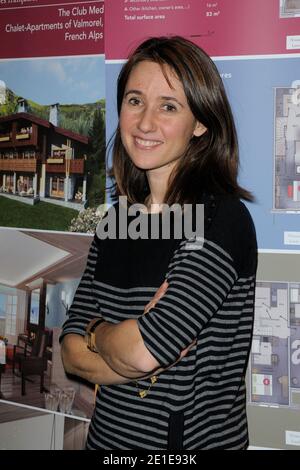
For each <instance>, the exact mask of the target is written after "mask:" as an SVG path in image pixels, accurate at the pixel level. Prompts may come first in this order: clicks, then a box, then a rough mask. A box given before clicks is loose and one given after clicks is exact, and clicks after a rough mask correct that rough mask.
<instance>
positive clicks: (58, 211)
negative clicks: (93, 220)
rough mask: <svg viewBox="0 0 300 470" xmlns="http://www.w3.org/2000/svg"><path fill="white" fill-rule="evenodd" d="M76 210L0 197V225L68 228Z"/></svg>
mask: <svg viewBox="0 0 300 470" xmlns="http://www.w3.org/2000/svg"><path fill="white" fill-rule="evenodd" d="M77 215H78V211H75V210H74V209H68V208H65V207H60V206H57V205H55V204H49V203H48V202H39V203H37V204H35V205H34V206H30V205H28V204H24V203H22V202H17V201H13V200H11V199H7V198H6V197H0V226H2V227H18V228H35V229H41V230H62V231H65V230H68V227H69V225H70V222H71V219H73V217H76V216H77Z"/></svg>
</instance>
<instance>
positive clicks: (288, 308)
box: [249, 282, 300, 406]
mask: <svg viewBox="0 0 300 470" xmlns="http://www.w3.org/2000/svg"><path fill="white" fill-rule="evenodd" d="M249 370H250V374H249V378H250V386H249V390H250V403H252V404H269V405H278V406H299V404H298V403H299V393H298V392H300V284H299V283H287V282H257V284H256V300H255V322H254V330H253V340H252V349H251V355H250V361H249Z"/></svg>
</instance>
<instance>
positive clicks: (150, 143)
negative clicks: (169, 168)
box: [134, 137, 162, 149]
mask: <svg viewBox="0 0 300 470" xmlns="http://www.w3.org/2000/svg"><path fill="white" fill-rule="evenodd" d="M134 141H135V144H136V145H137V147H139V148H143V149H150V148H153V147H157V146H158V145H161V144H162V142H161V141H160V140H145V139H140V138H139V137H135V139H134Z"/></svg>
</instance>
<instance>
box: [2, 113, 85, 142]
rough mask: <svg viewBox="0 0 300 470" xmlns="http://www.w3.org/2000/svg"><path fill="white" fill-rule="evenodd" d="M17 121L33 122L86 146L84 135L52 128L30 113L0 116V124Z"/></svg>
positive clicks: (52, 126)
mask: <svg viewBox="0 0 300 470" xmlns="http://www.w3.org/2000/svg"><path fill="white" fill-rule="evenodd" d="M19 119H26V120H27V121H30V122H33V123H34V124H37V125H38V126H42V127H46V128H47V129H53V130H54V131H55V132H57V133H58V134H62V135H64V136H66V137H68V138H69V139H73V140H76V141H78V142H81V143H82V144H88V141H89V139H88V137H86V136H85V135H80V134H77V133H76V132H73V131H70V130H68V129H64V128H63V127H57V126H54V125H53V124H52V123H51V122H50V121H47V120H46V119H42V118H40V117H37V116H35V115H34V114H30V113H15V114H10V115H8V116H2V117H0V124H1V123H3V122H9V121H17V120H19Z"/></svg>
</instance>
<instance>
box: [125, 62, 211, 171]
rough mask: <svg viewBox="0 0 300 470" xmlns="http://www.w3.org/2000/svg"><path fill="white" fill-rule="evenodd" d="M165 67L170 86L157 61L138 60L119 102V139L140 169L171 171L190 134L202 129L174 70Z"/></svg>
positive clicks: (189, 138)
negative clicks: (120, 105) (120, 104)
mask: <svg viewBox="0 0 300 470" xmlns="http://www.w3.org/2000/svg"><path fill="white" fill-rule="evenodd" d="M165 71H166V73H167V77H168V80H169V82H170V84H171V86H170V85H169V84H168V82H167V80H166V78H165V76H164V74H163V72H162V69H161V67H160V65H159V64H156V63H155V62H150V61H144V62H140V63H139V64H138V65H137V66H135V67H134V69H133V70H132V72H131V74H130V76H129V79H128V82H127V85H126V89H125V93H124V98H123V102H122V107H121V113H120V130H121V138H122V142H123V145H124V147H125V149H126V151H127V153H128V155H129V156H130V158H131V160H132V161H133V163H134V164H135V165H136V166H137V167H138V168H140V169H143V170H155V169H158V168H165V169H168V170H170V171H171V170H172V169H173V167H174V166H175V165H176V163H177V162H178V160H179V159H180V158H181V157H182V156H183V154H184V152H185V150H186V148H187V146H188V144H189V141H190V140H191V138H192V137H193V136H200V135H201V134H203V133H204V132H205V130H206V128H205V127H204V126H203V125H202V124H201V123H199V122H198V121H197V120H196V119H195V117H194V115H193V114H192V112H191V110H190V107H189V105H188V102H187V99H186V96H185V93H184V90H183V86H182V84H181V82H180V81H179V79H178V78H177V77H176V75H175V73H174V72H173V71H172V69H171V68H170V67H168V66H166V67H165ZM170 171H168V173H170Z"/></svg>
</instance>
